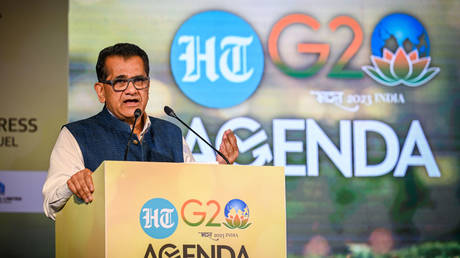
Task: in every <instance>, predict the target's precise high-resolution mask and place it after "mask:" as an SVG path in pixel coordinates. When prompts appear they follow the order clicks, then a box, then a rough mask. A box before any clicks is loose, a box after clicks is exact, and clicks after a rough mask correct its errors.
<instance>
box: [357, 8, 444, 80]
mask: <svg viewBox="0 0 460 258" xmlns="http://www.w3.org/2000/svg"><path fill="white" fill-rule="evenodd" d="M371 49H372V56H371V62H372V64H373V66H363V67H362V69H363V71H364V72H366V73H367V74H368V75H369V76H370V77H372V79H374V80H375V81H377V82H378V83H380V84H383V85H385V86H396V85H399V84H404V85H406V86H410V87H417V86H420V85H422V84H425V83H427V82H428V81H430V80H431V79H432V78H433V77H434V76H436V74H438V73H439V71H440V69H439V68H438V67H431V68H429V65H430V62H431V57H430V56H429V54H430V41H429V38H428V34H427V32H426V30H425V28H424V27H423V25H422V24H421V23H420V22H419V21H418V20H417V19H415V18H414V17H412V16H410V15H407V14H400V13H396V14H391V15H388V16H386V17H385V18H383V19H382V20H381V21H380V22H379V23H378V24H377V26H376V27H375V29H374V32H373V33H372V39H371Z"/></svg>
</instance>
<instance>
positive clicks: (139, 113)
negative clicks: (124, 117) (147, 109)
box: [134, 108, 142, 118]
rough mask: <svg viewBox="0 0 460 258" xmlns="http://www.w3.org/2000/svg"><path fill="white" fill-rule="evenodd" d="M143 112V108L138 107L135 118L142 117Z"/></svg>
mask: <svg viewBox="0 0 460 258" xmlns="http://www.w3.org/2000/svg"><path fill="white" fill-rule="evenodd" d="M141 114H142V111H141V109H140V108H138V109H136V110H135V111H134V118H138V117H140V116H141Z"/></svg>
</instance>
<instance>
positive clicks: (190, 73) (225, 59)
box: [179, 36, 254, 82]
mask: <svg viewBox="0 0 460 258" xmlns="http://www.w3.org/2000/svg"><path fill="white" fill-rule="evenodd" d="M252 39H253V37H252V36H251V37H246V38H244V37H238V36H228V37H224V38H223V39H222V41H221V42H220V49H221V50H224V51H223V53H222V55H221V56H220V59H219V68H220V71H221V73H222V75H223V76H224V77H225V79H227V80H228V81H230V82H245V81H247V80H248V79H249V78H250V77H251V75H252V74H253V73H254V68H251V69H250V70H249V71H248V64H247V47H248V46H249V45H250V44H251V43H252ZM180 44H185V53H183V54H181V55H180V56H179V60H181V61H185V75H184V77H182V82H196V81H197V80H198V79H200V77H201V72H200V62H203V63H205V67H206V77H207V78H208V80H210V81H212V82H214V81H216V80H217V79H219V75H218V74H217V73H216V65H215V63H216V54H215V47H216V37H211V38H210V39H208V40H206V41H205V44H204V45H205V51H204V53H201V52H200V36H195V37H194V36H181V37H179V45H180ZM230 53H231V54H232V55H231V60H230V59H229V54H230ZM230 61H231V63H232V66H231V68H230V67H229V64H230Z"/></svg>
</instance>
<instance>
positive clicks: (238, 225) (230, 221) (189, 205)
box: [181, 199, 252, 229]
mask: <svg viewBox="0 0 460 258" xmlns="http://www.w3.org/2000/svg"><path fill="white" fill-rule="evenodd" d="M220 212H221V206H220V204H219V202H218V201H216V200H209V201H208V202H206V204H204V203H202V202H201V201H199V200H196V199H190V200H187V201H186V202H184V204H183V205H182V208H181V217H182V220H183V221H184V222H185V224H187V225H188V226H191V227H197V226H200V225H202V224H203V223H205V224H204V225H205V226H206V227H220V226H221V225H222V224H224V225H225V226H226V227H227V228H229V229H246V228H248V227H249V226H250V225H251V224H252V223H249V207H248V205H247V204H246V203H245V202H244V201H242V200H240V199H232V200H230V201H229V202H227V204H226V205H225V209H224V216H225V222H223V223H220V222H216V221H215V220H216V218H217V216H218V215H219V214H220ZM208 215H210V217H209V216H208Z"/></svg>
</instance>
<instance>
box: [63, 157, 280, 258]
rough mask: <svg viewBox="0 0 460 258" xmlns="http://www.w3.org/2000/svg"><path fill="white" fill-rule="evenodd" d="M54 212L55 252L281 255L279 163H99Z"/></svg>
mask: <svg viewBox="0 0 460 258" xmlns="http://www.w3.org/2000/svg"><path fill="white" fill-rule="evenodd" d="M93 182H94V186H95V191H94V193H93V197H94V198H93V199H94V200H93V202H91V203H90V204H85V203H84V202H82V201H81V200H80V199H78V198H77V197H75V196H73V197H71V198H70V199H69V201H68V202H67V203H66V205H65V207H64V208H63V209H62V210H61V211H60V212H58V214H57V215H56V225H55V228H56V257H110V258H112V257H155V258H159V257H182V258H185V257H203V258H205V257H207V258H211V257H212V258H217V257H232V258H233V257H235V258H237V257H286V207H285V180H284V170H283V169H282V168H281V167H260V166H238V165H234V166H228V165H214V164H194V163H162V162H126V161H105V162H104V163H102V164H101V166H100V167H99V168H98V169H97V170H96V171H95V172H94V173H93Z"/></svg>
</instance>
